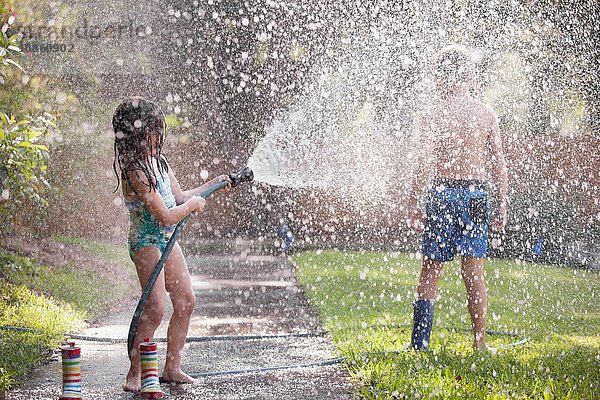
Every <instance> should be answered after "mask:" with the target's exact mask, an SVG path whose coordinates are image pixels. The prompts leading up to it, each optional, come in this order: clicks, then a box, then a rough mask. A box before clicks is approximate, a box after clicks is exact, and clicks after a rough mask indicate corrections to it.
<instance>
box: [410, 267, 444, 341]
mask: <svg viewBox="0 0 600 400" xmlns="http://www.w3.org/2000/svg"><path fill="white" fill-rule="evenodd" d="M443 268H444V264H443V263H442V262H440V261H433V260H430V259H427V258H425V259H423V268H422V269H421V276H420V277H419V284H418V286H417V300H416V301H415V303H414V305H413V307H414V311H413V330H412V335H411V340H410V347H411V348H413V349H416V350H421V349H427V347H428V346H429V338H430V336H431V328H432V325H433V304H434V301H435V297H436V292H437V285H438V281H439V279H440V277H441V275H442V270H443Z"/></svg>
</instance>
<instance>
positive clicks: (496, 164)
mask: <svg viewBox="0 0 600 400" xmlns="http://www.w3.org/2000/svg"><path fill="white" fill-rule="evenodd" d="M488 149H489V161H490V163H491V168H490V169H491V171H490V172H491V175H492V180H493V181H494V184H495V186H496V188H497V189H498V211H497V216H496V218H495V220H494V221H493V223H492V228H493V229H494V230H496V231H501V230H503V229H504V228H505V227H506V222H507V212H506V207H507V204H506V203H507V193H508V168H507V167H506V159H505V157H504V149H503V147H502V137H501V136H500V127H499V125H498V117H497V115H496V113H492V122H491V124H490V130H489V136H488Z"/></svg>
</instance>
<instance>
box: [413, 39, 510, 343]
mask: <svg viewBox="0 0 600 400" xmlns="http://www.w3.org/2000/svg"><path fill="white" fill-rule="evenodd" d="M469 57H470V56H469V54H468V52H467V51H466V49H464V48H462V47H461V46H448V47H447V48H445V49H443V50H442V51H441V52H440V54H439V55H438V59H437V65H436V68H437V69H436V73H437V77H436V86H437V89H438V94H439V99H438V100H436V101H435V102H433V104H431V105H430V106H429V107H428V108H427V109H426V110H425V111H424V112H423V113H422V114H421V116H420V117H419V118H418V121H417V124H418V130H419V133H420V143H419V149H420V156H419V162H418V166H417V171H416V173H415V178H414V181H413V185H412V193H411V195H410V200H409V206H408V210H409V211H408V219H407V222H408V224H409V227H411V228H413V229H416V230H417V231H419V232H423V255H424V258H423V266H422V270H421V275H420V277H419V283H418V285H417V301H416V302H415V304H414V313H415V314H414V317H413V321H414V327H413V335H412V338H411V347H414V348H416V349H421V348H427V346H428V344H429V334H430V332H431V326H432V321H433V308H434V306H433V304H434V302H435V299H436V297H437V285H438V281H439V279H440V277H441V274H442V271H443V267H444V262H446V261H450V260H452V259H453V258H454V256H455V253H457V252H458V253H460V255H461V256H462V257H461V273H462V277H463V281H464V283H465V287H466V290H467V302H468V310H469V314H470V317H471V323H472V328H473V335H474V339H473V348H474V349H476V350H483V349H486V344H485V327H486V316H487V289H486V285H485V279H484V271H483V264H484V259H485V253H486V248H487V226H488V222H487V221H488V210H487V207H488V206H487V190H486V189H485V182H487V181H491V182H492V183H493V184H494V185H495V187H496V189H497V192H498V206H497V210H496V216H495V218H494V220H493V221H492V222H491V228H492V230H494V231H501V230H503V229H504V227H505V226H506V222H507V213H506V192H507V186H508V182H507V172H506V163H505V160H504V152H503V149H502V140H501V137H500V129H499V127H498V120H497V117H496V114H495V112H494V111H493V110H492V109H491V108H489V107H487V106H486V105H484V104H483V103H482V102H480V101H478V100H476V99H474V98H473V97H472V96H471V95H470V93H469V87H470V85H471V82H472V79H473V72H472V66H471V65H470V61H469ZM432 178H433V179H434V181H433V183H434V184H435V182H448V183H445V184H444V185H443V186H445V187H446V189H444V187H440V188H439V190H438V189H436V190H433V191H429V192H428V200H427V210H428V211H427V219H425V215H424V213H423V211H422V210H420V209H419V208H418V207H417V204H418V199H419V196H420V189H421V188H423V187H425V186H426V185H428V184H429V185H431V183H432V181H431V179H432ZM467 184H468V186H467V187H463V186H465V185H467Z"/></svg>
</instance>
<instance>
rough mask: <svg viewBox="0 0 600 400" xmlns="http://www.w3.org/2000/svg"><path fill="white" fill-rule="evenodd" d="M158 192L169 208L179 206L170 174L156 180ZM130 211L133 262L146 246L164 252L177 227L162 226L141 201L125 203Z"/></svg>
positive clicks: (130, 245)
mask: <svg viewBox="0 0 600 400" xmlns="http://www.w3.org/2000/svg"><path fill="white" fill-rule="evenodd" d="M156 190H157V191H158V192H159V193H160V195H161V196H162V198H163V200H164V201H165V204H166V205H167V208H173V207H175V206H176V205H177V202H176V201H175V196H174V195H173V192H172V191H171V180H170V179H169V175H168V174H166V173H165V174H164V176H161V175H160V174H158V176H157V179H156ZM125 204H126V205H127V209H128V210H129V222H130V224H129V239H128V241H129V257H130V258H131V259H132V260H133V255H134V254H135V252H136V251H138V250H139V249H141V248H142V247H145V246H154V247H158V249H159V250H160V251H161V253H162V252H164V250H165V248H166V247H167V243H168V242H169V239H170V238H171V235H172V234H173V231H174V230H175V226H176V225H171V226H167V227H165V226H162V225H161V224H160V223H159V222H158V221H157V220H156V218H154V216H153V215H152V214H151V213H150V211H148V208H146V206H145V205H144V204H143V202H142V201H141V200H139V199H136V200H133V201H125Z"/></svg>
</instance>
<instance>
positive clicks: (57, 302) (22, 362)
mask: <svg viewBox="0 0 600 400" xmlns="http://www.w3.org/2000/svg"><path fill="white" fill-rule="evenodd" d="M60 239H62V242H64V243H67V242H68V241H69V240H68V238H65V237H62V238H60ZM70 242H71V244H74V245H76V246H79V247H82V248H84V249H86V250H90V251H91V252H92V253H94V254H96V255H97V256H98V257H101V258H104V259H108V260H111V261H114V262H117V263H120V262H121V261H122V260H124V261H123V264H122V265H124V267H123V268H129V264H126V259H125V258H124V257H123V256H122V254H121V253H122V251H121V249H116V248H112V247H111V246H110V245H104V244H95V243H93V242H90V241H84V240H75V239H70ZM124 252H125V253H123V254H126V250H124ZM93 260H94V259H93V258H90V259H89V262H93ZM128 291H129V287H128V285H127V284H126V283H125V282H115V281H114V280H111V279H108V278H106V277H104V276H103V275H101V274H100V273H98V272H97V271H93V270H83V269H82V268H80V266H78V265H75V264H73V263H72V262H66V261H65V264H64V265H62V266H52V267H50V266H46V265H43V264H40V263H38V262H37V261H36V260H33V259H30V258H28V257H24V256H21V255H19V254H14V253H9V252H6V251H3V250H1V249H0V325H1V326H17V327H25V328H30V329H32V330H33V331H31V332H16V331H10V330H4V329H0V398H2V394H3V393H4V392H5V391H6V389H7V388H9V387H11V386H13V385H15V384H16V383H18V381H19V380H20V379H22V378H23V377H24V376H25V375H26V374H27V373H28V372H29V370H30V369H31V368H32V367H33V366H34V365H35V364H37V363H38V362H40V361H42V360H44V358H45V357H46V356H47V355H49V354H51V353H52V349H54V348H56V347H57V346H58V345H60V343H61V342H62V341H63V340H64V336H63V335H62V333H64V332H77V331H79V330H80V329H82V328H83V327H84V326H85V321H86V320H93V319H95V318H96V317H98V316H99V315H100V314H101V313H102V312H103V311H104V310H106V308H107V307H109V306H110V305H111V304H113V303H114V302H115V301H117V300H119V299H121V298H123V297H125V296H127V295H128Z"/></svg>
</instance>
